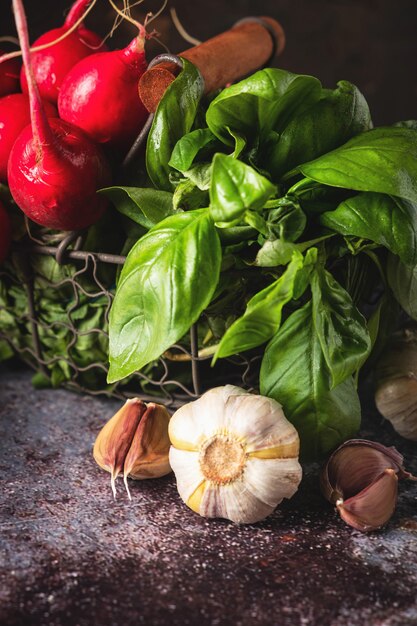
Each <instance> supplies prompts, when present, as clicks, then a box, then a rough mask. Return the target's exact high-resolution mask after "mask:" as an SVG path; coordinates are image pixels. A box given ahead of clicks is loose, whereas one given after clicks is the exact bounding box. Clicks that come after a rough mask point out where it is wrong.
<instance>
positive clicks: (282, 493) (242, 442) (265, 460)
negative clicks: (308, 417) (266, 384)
mask: <svg viewBox="0 0 417 626" xmlns="http://www.w3.org/2000/svg"><path fill="white" fill-rule="evenodd" d="M169 437H170V440H171V443H172V446H171V448H170V452H169V461H170V464H171V467H172V469H173V471H174V473H175V475H176V479H177V487H178V492H179V494H180V496H181V498H182V499H183V500H184V502H185V503H186V504H187V506H189V507H190V508H191V509H192V510H193V511H195V512H196V513H199V515H202V516H203V517H221V518H226V519H229V520H231V521H233V522H236V523H238V524H249V523H254V522H258V521H260V520H262V519H264V518H265V517H267V516H268V515H269V514H270V513H272V512H273V511H274V509H275V508H276V507H277V505H278V504H279V503H280V502H281V501H282V500H283V498H291V496H292V495H293V494H294V493H295V492H296V491H297V489H298V485H299V483H300V480H301V476H302V470H301V466H300V464H299V462H298V453H299V437H298V433H297V431H296V430H295V428H294V426H293V425H292V424H291V423H290V422H289V421H288V420H287V419H286V417H285V415H284V413H283V411H282V408H281V405H280V404H278V402H276V401H275V400H272V399H271V398H267V397H265V396H260V395H253V394H250V393H248V392H246V391H244V390H243V389H240V388H239V387H234V386H233V385H226V386H224V387H216V388H214V389H211V390H210V391H208V392H206V393H205V394H204V395H203V396H201V398H199V399H198V400H196V401H194V402H190V403H188V404H186V405H184V406H182V407H181V408H180V409H178V411H176V413H174V415H173V416H172V418H171V421H170V424H169Z"/></svg>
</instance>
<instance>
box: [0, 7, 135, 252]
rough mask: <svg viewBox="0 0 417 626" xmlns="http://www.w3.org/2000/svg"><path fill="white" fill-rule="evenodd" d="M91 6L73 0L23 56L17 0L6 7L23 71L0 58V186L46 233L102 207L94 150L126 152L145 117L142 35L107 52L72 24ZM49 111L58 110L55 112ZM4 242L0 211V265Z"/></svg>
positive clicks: (100, 159) (69, 226) (105, 174)
mask: <svg viewBox="0 0 417 626" xmlns="http://www.w3.org/2000/svg"><path fill="white" fill-rule="evenodd" d="M90 2H91V0H76V2H75V3H74V5H73V6H72V8H71V10H70V12H69V13H68V16H67V18H66V20H65V23H64V25H63V26H62V27H61V28H57V29H54V30H52V31H49V32H47V33H45V34H44V35H42V36H41V37H40V38H39V39H38V40H37V41H36V42H34V46H37V47H38V46H44V45H45V44H48V43H50V42H52V41H55V40H56V39H58V38H59V42H58V43H55V44H53V45H52V46H50V47H47V48H44V49H41V50H37V51H35V52H31V51H30V47H29V37H28V28H27V23H26V16H25V12H24V8H23V4H22V0H13V11H14V15H15V21H16V28H17V33H18V37H19V41H20V46H21V51H22V57H23V68H22V70H21V73H20V85H21V89H22V92H21V93H14V92H16V91H17V88H18V80H19V65H18V64H16V62H15V60H14V59H13V60H12V61H11V60H6V61H5V62H4V63H2V62H1V58H0V96H2V97H0V182H2V183H7V184H8V186H9V189H10V192H11V194H12V197H13V199H14V201H15V202H16V204H17V205H18V206H19V207H20V209H21V210H22V211H23V212H24V213H25V214H26V215H27V216H28V217H29V218H30V219H31V220H33V221H34V222H36V223H37V224H40V225H42V226H45V227H48V228H52V229H55V230H80V229H83V228H86V227H88V226H90V225H91V224H93V223H94V222H96V221H97V220H98V219H99V217H100V216H101V215H102V213H103V211H104V210H105V207H106V201H105V199H104V198H103V196H100V195H99V194H97V193H96V192H97V189H100V188H101V187H105V186H108V185H109V184H110V182H111V170H110V166H109V165H108V163H107V160H106V157H105V154H104V152H103V150H102V146H100V145H99V144H103V145H104V146H106V147H107V146H108V147H109V148H111V149H112V150H113V151H115V152H116V153H117V154H119V155H121V156H122V155H123V154H124V153H126V152H127V151H128V149H129V147H130V146H131V144H132V143H133V142H134V140H135V138H136V137H137V135H138V134H139V132H140V130H141V128H142V127H143V124H144V122H145V120H146V117H147V111H146V109H145V107H144V106H143V104H142V102H141V100H140V97H139V93H138V80H139V78H140V76H141V75H142V74H143V72H144V71H145V69H146V60H145V53H144V42H145V30H144V28H143V27H142V26H141V25H140V24H138V31H139V32H138V36H137V37H135V39H134V40H133V41H132V42H131V43H130V44H129V45H128V46H127V47H126V48H125V49H124V50H116V51H108V50H107V49H106V48H105V46H103V45H102V43H101V39H100V37H99V36H98V35H96V34H95V33H93V32H92V31H90V30H88V29H87V28H86V27H85V26H84V25H83V23H82V18H83V15H84V14H85V12H86V8H87V7H88V5H89V4H90ZM57 108H58V111H57ZM9 239H10V225H9V223H8V216H7V213H6V211H5V210H4V208H3V207H2V206H0V261H1V260H2V259H3V258H4V256H5V254H6V252H7V248H8V245H9Z"/></svg>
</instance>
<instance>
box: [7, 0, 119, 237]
mask: <svg viewBox="0 0 417 626" xmlns="http://www.w3.org/2000/svg"><path fill="white" fill-rule="evenodd" d="M13 10H14V14H15V20H16V26H17V32H18V35H19V40H20V45H21V48H22V54H23V63H24V65H25V67H26V70H27V74H28V77H29V84H28V86H29V100H30V114H31V126H27V127H26V128H24V129H23V131H22V132H21V134H20V135H19V137H18V138H17V140H16V142H15V144H14V146H13V149H12V151H11V154H10V158H9V165H8V181H9V187H10V192H11V194H12V196H13V198H14V200H15V202H16V204H17V205H18V206H19V207H20V208H21V209H22V211H23V212H24V213H25V214H26V215H27V216H28V217H29V218H30V219H32V220H33V221H35V222H37V223H38V224H41V225H42V226H47V227H49V228H54V229H58V230H78V229H81V228H85V227H86V226H89V225H90V224H93V223H94V222H95V221H97V219H98V218H99V217H100V216H101V214H102V212H103V210H104V208H105V204H106V203H105V201H103V198H102V197H101V196H100V195H98V194H96V190H97V189H98V188H99V187H104V186H107V185H108V184H109V183H110V172H109V167H108V165H107V162H106V160H105V159H104V157H103V155H102V153H101V152H100V150H99V148H98V147H97V146H96V145H95V144H94V143H93V142H92V141H91V140H90V139H89V138H88V137H87V136H86V135H85V134H84V132H83V131H81V130H80V129H79V128H76V127H75V126H72V124H68V123H67V122H64V121H62V120H59V119H51V120H50V121H49V122H48V120H47V118H46V116H45V112H44V109H43V107H42V102H41V99H40V96H39V91H38V89H37V86H36V82H35V81H34V79H33V74H32V71H31V65H30V49H29V38H28V31H27V23H26V16H25V13H24V9H23V4H22V0H13Z"/></svg>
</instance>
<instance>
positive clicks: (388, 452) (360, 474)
mask: <svg viewBox="0 0 417 626" xmlns="http://www.w3.org/2000/svg"><path fill="white" fill-rule="evenodd" d="M402 464H403V457H402V455H401V454H400V453H399V452H398V450H396V449H395V448H393V447H390V448H387V447H386V446H383V445H382V444H379V443H377V442H375V441H367V440H366V439H351V440H349V441H346V442H345V443H343V444H342V445H341V446H339V448H337V450H336V451H335V452H333V454H332V455H331V456H330V458H329V460H328V461H327V463H326V465H325V467H324V469H323V472H322V476H321V489H322V492H323V494H324V496H325V497H326V498H327V500H329V502H331V503H332V504H335V503H336V501H337V500H339V499H340V498H344V499H348V498H350V497H352V496H354V495H356V494H357V493H359V492H360V491H362V490H363V489H365V488H366V487H367V486H369V485H370V484H371V483H372V482H373V481H374V480H375V479H376V478H377V477H378V476H380V475H381V474H382V472H383V471H384V470H385V469H387V468H391V469H393V470H395V471H396V472H398V473H400V475H401V477H402V478H405V477H408V476H409V474H408V473H407V472H405V471H404V468H403V465H402Z"/></svg>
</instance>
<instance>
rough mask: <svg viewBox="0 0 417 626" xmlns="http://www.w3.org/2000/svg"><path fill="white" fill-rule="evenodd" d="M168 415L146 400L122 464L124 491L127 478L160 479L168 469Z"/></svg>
mask: <svg viewBox="0 0 417 626" xmlns="http://www.w3.org/2000/svg"><path fill="white" fill-rule="evenodd" d="M169 421H170V415H169V413H168V411H167V410H166V408H165V407H164V406H162V405H161V404H154V403H153V402H150V403H149V404H148V405H147V407H146V411H145V413H144V414H143V415H142V418H141V420H140V422H139V424H138V425H137V428H136V431H135V434H134V436H133V439H132V441H131V444H130V447H129V450H128V452H127V454H126V457H125V460H124V465H123V479H124V484H125V487H126V491H127V494H128V496H129V499H131V497H130V491H129V487H128V484H127V477H128V476H129V477H130V478H133V479H135V480H142V479H145V478H160V477H161V476H165V475H166V474H169V473H170V472H171V466H170V464H169V459H168V454H169V448H170V445H171V442H170V440H169V436H168V424H169Z"/></svg>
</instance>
